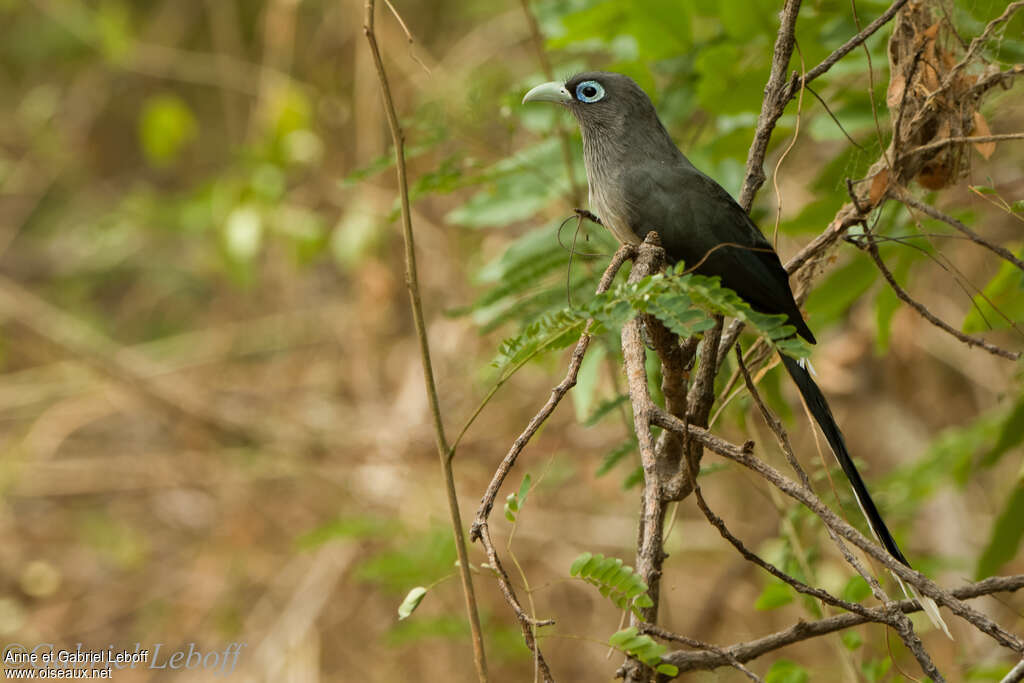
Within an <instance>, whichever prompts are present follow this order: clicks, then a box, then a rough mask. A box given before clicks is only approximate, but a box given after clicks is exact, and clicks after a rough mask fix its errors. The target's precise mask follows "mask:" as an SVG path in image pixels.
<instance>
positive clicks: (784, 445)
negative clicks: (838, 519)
mask: <svg viewBox="0 0 1024 683" xmlns="http://www.w3.org/2000/svg"><path fill="white" fill-rule="evenodd" d="M736 356H737V359H738V363H739V369H740V371H741V372H742V373H743V381H744V382H745V383H746V386H747V391H749V392H750V395H751V397H753V399H754V402H755V403H756V404H757V407H758V409H759V410H760V412H761V416H762V417H763V418H764V421H765V423H766V424H767V425H768V427H769V429H771V430H772V432H773V433H774V434H775V438H776V440H777V441H778V444H779V447H780V448H781V449H782V451H783V453H785V455H786V459H787V460H788V461H789V464H790V467H792V468H793V470H794V471H795V472H796V473H797V475H798V476H799V477H800V481H801V483H802V484H803V485H804V488H806V489H807V490H809V491H813V488H812V486H811V480H810V477H808V476H807V473H806V472H805V471H804V468H803V467H801V466H800V463H799V462H798V461H797V459H796V456H795V455H794V453H793V447H792V445H791V444H790V441H789V436H788V434H786V430H785V429H784V428H783V426H782V422H781V421H780V420H779V419H778V418H777V417H776V416H775V415H774V414H772V412H771V411H770V410H769V409H768V406H766V405H765V404H764V401H762V400H761V395H760V394H759V393H758V391H757V387H756V386H755V385H754V382H753V380H752V379H751V377H750V373H749V372H748V371H747V368H746V366H745V365H744V364H743V354H742V353H741V352H740V350H739V348H737V349H736ZM805 409H806V406H805ZM825 529H826V530H827V531H828V535H829V537H830V538H831V539H832V542H833V543H835V544H836V547H837V548H839V552H840V553H842V555H843V558H844V559H845V560H846V562H847V563H848V564H849V565H850V566H851V567H853V568H854V570H856V572H857V573H858V574H860V576H861V577H862V578H863V579H864V580H865V581H866V582H867V583H868V586H870V588H871V592H872V594H873V595H874V596H875V598H877V599H878V600H879V601H880V602H882V603H883V604H885V605H890V600H889V596H888V595H887V594H886V593H885V591H884V590H882V587H881V585H880V584H879V583H878V579H876V578H875V577H874V575H873V574H871V572H869V571H868V570H867V568H866V567H865V566H864V564H863V563H862V562H861V561H860V560H858V559H857V557H856V556H855V555H854V554H853V553H852V552H851V551H850V549H849V548H848V547H847V546H846V543H844V542H843V540H842V539H841V538H839V536H838V535H837V534H836V532H835V530H834V529H832V527H830V526H828V525H826V526H825ZM888 612H889V616H890V619H889V620H888V621H887V622H886V623H888V624H889V625H890V626H892V628H893V629H894V630H895V631H896V633H897V634H898V635H899V636H900V638H901V639H902V640H903V643H904V644H905V645H906V646H907V649H909V650H910V651H911V652H912V653H913V655H914V657H915V659H917V661H918V664H920V665H921V670H922V671H923V672H924V673H925V674H926V675H927V676H928V677H929V678H931V679H932V680H933V681H935V682H936V683H938V682H939V681H942V680H945V679H944V678H943V677H942V674H940V673H939V671H938V669H936V667H935V663H934V662H933V661H932V659H931V656H930V655H929V654H928V652H927V651H926V650H925V649H924V644H923V643H922V642H921V639H920V638H919V637H918V636H917V634H916V633H914V628H913V624H911V622H910V620H909V619H908V618H907V617H906V616H905V615H903V614H902V613H900V612H898V611H896V610H894V609H892V608H891V606H890V609H889V610H888Z"/></svg>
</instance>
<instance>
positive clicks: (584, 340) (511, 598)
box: [469, 244, 635, 682]
mask: <svg viewBox="0 0 1024 683" xmlns="http://www.w3.org/2000/svg"><path fill="white" fill-rule="evenodd" d="M634 253H635V248H634V247H632V246H630V245H626V244H624V245H622V246H620V247H619V249H618V251H616V252H615V255H614V256H613V257H612V260H611V263H609V264H608V267H607V268H605V271H604V275H602V276H601V282H600V283H599V284H598V286H597V293H598V294H601V293H602V292H606V291H608V289H609V288H610V287H611V285H612V281H613V280H614V279H615V275H616V273H618V272H619V269H620V268H621V267H622V264H624V263H625V262H626V261H627V260H628V259H629V258H631V257H632V256H633V254H634ZM589 332H590V323H588V324H587V328H586V331H584V333H583V334H582V335H581V336H580V339H579V341H578V342H577V343H576V348H575V349H573V352H572V356H571V358H570V360H569V369H568V370H567V372H566V375H565V379H563V380H562V381H561V383H559V385H558V386H556V387H555V388H554V389H552V390H551V396H550V397H549V398H548V401H547V403H545V404H544V406H543V407H542V408H541V409H540V411H539V412H538V413H537V414H536V415H534V416H533V419H532V420H530V423H529V424H528V425H527V426H526V429H525V430H523V433H522V434H520V435H519V437H518V438H517V439H516V440H515V442H514V443H513V444H512V448H510V449H509V451H508V453H506V454H505V457H504V458H503V459H502V461H501V463H500V464H499V465H498V469H497V470H496V471H495V473H494V476H493V477H492V478H491V483H490V485H488V487H487V490H486V491H485V492H484V496H483V499H482V500H481V501H480V507H479V508H478V509H477V513H476V519H475V520H474V521H473V526H472V527H471V528H470V531H469V537H470V539H471V540H474V541H476V540H479V541H480V542H481V543H482V544H483V546H484V551H485V552H486V553H487V560H488V562H489V563H490V565H491V567H492V568H493V569H494V572H495V575H496V576H497V577H498V586H499V587H500V589H501V592H502V595H504V597H505V601H506V602H508V604H509V605H510V606H511V607H512V611H513V612H515V614H516V619H517V620H518V621H519V625H520V628H521V629H522V632H523V640H524V641H525V642H526V646H527V647H528V648H530V651H531V652H533V656H534V661H535V662H536V665H537V672H538V673H539V674H540V675H541V676H543V679H544V681H545V682H548V681H553V680H554V679H553V678H552V677H551V671H550V669H549V668H548V665H547V662H546V661H545V660H544V655H543V654H542V653H541V651H540V647H539V646H538V644H537V639H536V637H535V634H534V629H535V628H536V627H537V626H543V625H545V624H548V623H553V622H550V621H543V622H540V621H535V620H534V619H532V618H531V617H530V616H529V615H528V614H526V612H525V611H524V610H523V608H522V605H521V604H520V603H519V600H518V598H516V594H515V590H514V589H513V587H512V582H511V580H510V579H509V577H508V572H506V571H505V569H504V567H502V565H501V560H500V559H499V558H498V553H497V550H496V549H495V547H494V544H493V543H492V542H491V535H490V529H489V527H488V523H487V518H488V517H489V516H490V514H491V509H492V508H493V507H494V500H495V498H497V496H498V491H499V490H500V489H501V485H502V484H503V483H504V482H505V478H506V477H508V473H509V472H510V471H511V470H512V467H513V466H514V465H515V463H516V459H517V458H518V457H519V454H520V453H522V451H523V449H524V448H525V447H526V444H527V443H529V442H530V439H532V438H533V435H534V434H536V433H537V430H538V429H540V427H541V425H543V424H544V423H545V422H546V421H547V419H548V418H549V417H550V416H551V414H552V413H553V412H554V410H555V408H556V407H557V406H558V404H559V403H560V402H561V400H562V398H564V397H565V394H566V393H568V391H569V390H570V389H572V388H573V387H574V386H576V377H577V376H578V375H579V371H580V366H581V365H582V363H583V357H584V355H585V354H586V352H587V347H589V346H590V339H591V337H590V333H589Z"/></svg>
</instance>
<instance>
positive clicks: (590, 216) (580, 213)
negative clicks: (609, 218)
mask: <svg viewBox="0 0 1024 683" xmlns="http://www.w3.org/2000/svg"><path fill="white" fill-rule="evenodd" d="M574 211H575V212H576V215H577V216H579V217H580V218H586V219H587V220H588V221H591V222H594V223H597V224H598V225H604V223H602V222H601V219H600V218H598V217H597V216H595V215H594V214H592V213H591V212H589V211H587V210H586V209H579V208H577V209H574Z"/></svg>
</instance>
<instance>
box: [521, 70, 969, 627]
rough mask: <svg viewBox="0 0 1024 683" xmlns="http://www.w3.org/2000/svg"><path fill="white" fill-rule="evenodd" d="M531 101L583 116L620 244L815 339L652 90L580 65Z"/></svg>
mask: <svg viewBox="0 0 1024 683" xmlns="http://www.w3.org/2000/svg"><path fill="white" fill-rule="evenodd" d="M526 102H555V103H558V104H561V105H564V106H565V107H567V108H568V109H569V111H571V112H572V114H573V116H575V117H576V120H577V122H578V123H579V126H580V130H581V132H582V133H583V159H584V162H585V165H586V169H587V181H588V183H589V185H590V204H591V208H592V209H593V211H594V212H595V213H596V214H597V217H598V218H599V219H600V221H601V223H602V224H603V225H604V226H605V227H606V228H608V229H609V230H610V231H611V232H612V234H614V235H615V237H616V238H617V239H618V240H619V241H620V242H624V243H630V244H639V243H640V242H641V241H642V240H643V237H644V236H645V235H646V234H647V233H648V232H649V231H651V230H653V231H655V232H657V233H658V236H659V237H660V238H661V244H662V246H663V247H664V248H665V253H666V255H667V258H668V260H669V261H670V262H672V263H676V262H679V261H682V262H683V263H685V264H686V266H687V267H689V268H693V269H694V272H696V273H699V274H701V275H707V276H717V277H719V278H721V282H722V285H724V286H725V287H728V288H730V289H732V290H733V291H735V292H736V293H737V294H738V295H739V296H740V297H741V298H743V299H744V300H745V301H746V302H747V303H749V304H750V306H751V307H752V308H754V309H755V310H757V311H760V312H762V313H776V314H783V315H785V316H786V317H787V319H788V322H789V324H791V325H793V326H794V327H795V328H796V334H798V335H800V336H801V337H803V338H804V339H806V340H807V341H808V342H810V343H812V344H813V343H814V342H815V339H814V334H813V333H812V332H811V330H810V328H809V327H808V326H807V323H806V322H805V321H804V319H803V316H802V315H801V313H800V308H799V306H797V303H796V300H795V299H794V298H793V292H792V290H791V289H790V285H789V276H788V274H787V273H786V270H785V268H783V266H782V262H781V261H780V260H779V256H778V254H776V253H775V250H774V249H773V248H772V246H771V244H769V243H768V240H766V239H765V238H764V235H762V234H761V231H760V230H758V229H757V226H755V225H754V222H753V221H752V220H751V219H750V216H748V215H747V212H746V211H744V210H743V208H742V207H740V205H739V204H737V203H736V201H735V200H734V199H733V198H732V196H730V195H729V193H728V192H726V191H725V189H723V188H722V186H721V185H719V184H718V183H716V182H715V181H714V180H712V179H711V178H709V177H708V176H706V175H704V174H703V173H701V172H700V171H699V170H697V168H695V167H694V165H693V164H691V163H690V161H689V160H688V159H687V158H686V157H685V156H683V154H682V153H681V152H680V151H679V149H678V148H676V145H675V143H674V142H672V138H671V137H669V134H668V132H667V131H666V130H665V127H664V126H663V125H662V123H661V121H660V120H659V119H658V114H657V112H656V111H655V109H654V105H653V104H652V103H651V100H650V98H649V97H648V96H647V94H646V93H645V92H644V91H643V90H642V89H641V88H640V86H638V85H637V84H636V83H635V82H634V81H633V80H632V79H631V78H629V77H628V76H623V75H622V74H617V73H609V72H589V73H581V74H578V75H576V76H573V77H572V78H570V79H569V80H568V81H566V82H564V83H560V82H557V81H556V82H551V83H544V84H542V85H538V86H537V87H535V88H533V89H532V90H530V91H529V92H528V93H526V96H525V97H524V98H523V103H524V104H525V103H526ZM780 356H781V358H782V364H783V366H785V368H786V370H787V371H788V372H789V375H790V377H792V378H793V381H794V382H795V383H796V386H797V388H798V389H799V390H800V394H801V395H802V396H803V398H804V401H805V402H806V404H807V407H808V409H809V410H810V412H811V414H812V415H813V416H814V419H815V421H816V422H817V423H818V426H819V427H820V428H821V431H822V432H823V433H824V435H825V438H826V440H827V441H828V443H829V446H831V448H832V452H833V453H835V456H836V459H837V460H838V461H839V465H840V466H841V467H842V469H843V472H844V473H845V474H846V477H847V478H848V479H849V481H850V485H851V487H852V488H853V492H854V494H855V496H856V498H857V502H858V503H859V504H860V506H861V509H862V510H863V512H864V516H865V517H866V518H867V520H868V524H869V525H870V526H871V530H872V531H873V532H874V534H875V536H876V537H877V538H878V540H879V541H880V542H881V544H882V545H883V546H884V547H885V549H886V550H887V551H888V552H889V553H890V554H891V555H892V556H893V557H894V558H895V559H897V560H898V561H899V562H901V563H902V564H904V565H906V566H907V567H909V566H910V563H909V562H908V561H907V558H906V557H905V556H904V555H903V553H902V552H901V551H900V549H899V546H898V545H897V544H896V540H895V539H894V538H893V536H892V533H890V531H889V528H888V527H887V526H886V525H885V522H884V521H883V520H882V516H881V514H880V513H879V511H878V508H877V506H876V505H875V503H874V501H873V500H872V499H871V495H870V494H869V493H868V489H867V487H866V486H865V484H864V480H863V479H862V478H861V476H860V473H859V472H858V471H857V468H856V467H855V466H854V463H853V459H852V458H851V457H850V453H849V451H848V450H847V448H846V443H845V441H844V440H843V434H842V432H841V431H840V430H839V425H838V424H836V421H835V418H834V417H833V416H832V411H831V410H830V409H829V406H828V402H827V401H826V400H825V397H824V396H823V395H822V393H821V390H820V389H819V388H818V385H817V384H815V382H814V380H813V379H812V377H811V374H810V373H809V372H808V370H807V369H806V368H805V367H804V365H802V364H801V363H800V362H799V361H798V360H796V359H794V358H791V357H789V356H786V355H785V354H781V353H780ZM901 585H903V584H902V582H901ZM904 590H906V589H905V588H904ZM921 604H922V607H923V608H924V610H925V612H927V613H928V616H929V618H930V619H931V620H932V622H933V623H935V625H936V626H937V627H939V628H941V629H942V630H943V631H944V632H945V633H946V634H947V635H949V631H948V630H947V628H946V625H945V623H943V621H942V618H941V616H939V613H938V607H937V606H936V605H935V603H934V602H933V601H932V600H931V599H930V598H922V599H921Z"/></svg>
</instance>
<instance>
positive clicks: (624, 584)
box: [569, 553, 654, 611]
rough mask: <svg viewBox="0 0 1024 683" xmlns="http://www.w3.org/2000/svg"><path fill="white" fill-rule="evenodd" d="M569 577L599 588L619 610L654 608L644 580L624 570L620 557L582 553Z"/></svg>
mask: <svg viewBox="0 0 1024 683" xmlns="http://www.w3.org/2000/svg"><path fill="white" fill-rule="evenodd" d="M569 575H570V576H576V577H579V578H581V579H583V580H584V581H586V582H587V583H589V584H593V585H594V586H597V588H598V591H599V592H600V593H601V595H603V596H604V597H606V598H608V599H609V600H611V601H612V602H613V603H615V606H616V607H618V608H619V609H626V608H627V607H631V608H632V609H633V610H634V611H635V610H637V609H640V608H644V607H653V606H654V602H653V601H652V600H651V597H650V596H649V595H647V584H646V583H644V580H643V579H641V578H640V577H639V576H637V575H636V574H635V573H633V568H632V567H630V566H628V565H625V566H624V565H623V563H622V560H620V559H619V558H617V557H605V556H604V555H602V554H601V553H597V554H596V555H594V554H591V553H582V554H581V555H580V556H579V557H577V558H576V559H575V560H573V563H572V566H571V567H570V568H569Z"/></svg>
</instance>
